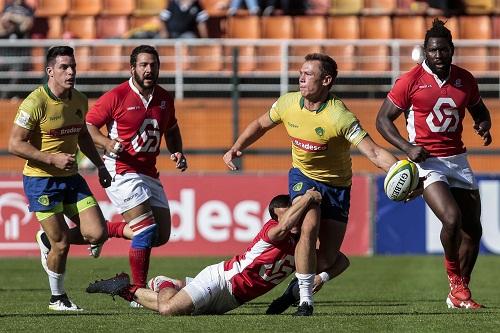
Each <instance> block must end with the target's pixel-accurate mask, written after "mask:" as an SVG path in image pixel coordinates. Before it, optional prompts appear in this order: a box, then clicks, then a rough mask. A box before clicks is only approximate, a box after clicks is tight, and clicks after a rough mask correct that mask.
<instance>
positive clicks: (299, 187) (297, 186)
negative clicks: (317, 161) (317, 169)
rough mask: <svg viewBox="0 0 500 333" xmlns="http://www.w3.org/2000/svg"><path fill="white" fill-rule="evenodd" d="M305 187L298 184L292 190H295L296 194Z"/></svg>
mask: <svg viewBox="0 0 500 333" xmlns="http://www.w3.org/2000/svg"><path fill="white" fill-rule="evenodd" d="M303 185H304V183H303V182H300V183H297V184H295V185H293V188H292V190H294V192H299V191H300V190H302V186H303Z"/></svg>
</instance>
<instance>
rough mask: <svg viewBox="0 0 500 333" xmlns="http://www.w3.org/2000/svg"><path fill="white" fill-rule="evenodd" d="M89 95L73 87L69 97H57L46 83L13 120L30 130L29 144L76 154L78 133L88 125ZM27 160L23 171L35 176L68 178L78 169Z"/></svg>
mask: <svg viewBox="0 0 500 333" xmlns="http://www.w3.org/2000/svg"><path fill="white" fill-rule="evenodd" d="M87 111H88V100H87V97H86V96H85V95H84V94H82V93H81V92H79V91H78V90H76V89H72V90H71V93H70V97H69V98H68V99H67V100H61V99H59V98H57V97H55V96H54V95H53V94H52V92H51V91H50V89H49V87H48V86H47V85H43V86H40V87H38V88H37V89H35V90H34V91H33V92H32V93H31V94H29V95H28V97H26V99H25V100H24V101H23V102H22V103H21V105H20V106H19V109H18V111H17V114H16V117H15V120H14V123H15V124H16V125H18V126H21V127H23V128H25V129H27V130H29V131H31V136H30V138H29V143H30V144H31V145H33V146H34V147H35V148H37V149H39V150H40V151H42V152H45V153H50V154H55V153H67V154H76V152H77V147H78V135H79V134H80V131H81V130H82V128H83V126H85V114H86V113H87ZM77 168H78V167H77V166H76V163H75V168H74V169H72V170H61V169H59V168H56V167H55V166H52V165H48V164H45V163H40V162H37V161H34V160H30V159H28V160H27V161H26V164H25V166H24V170H23V174H24V175H26V176H33V177H65V176H71V175H74V174H76V173H77V172H78V169H77Z"/></svg>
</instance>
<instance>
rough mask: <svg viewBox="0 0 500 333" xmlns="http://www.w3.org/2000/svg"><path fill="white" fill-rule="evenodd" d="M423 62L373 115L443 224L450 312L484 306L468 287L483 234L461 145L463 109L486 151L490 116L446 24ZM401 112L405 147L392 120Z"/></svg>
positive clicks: (428, 44) (437, 28)
mask: <svg viewBox="0 0 500 333" xmlns="http://www.w3.org/2000/svg"><path fill="white" fill-rule="evenodd" d="M424 50H425V61H424V62H423V63H422V64H421V65H417V66H416V67H414V68H413V69H412V70H410V71H409V72H408V73H406V74H404V75H403V76H401V77H400V78H399V79H398V80H397V81H396V83H395V84H394V87H393V88H392V90H391V91H390V92H389V94H388V95H387V98H386V99H385V101H384V103H383V105H382V107H381V109H380V111H379V113H378V116H377V128H378V130H379V132H380V133H381V134H382V135H383V136H384V138H385V139H386V140H387V141H389V142H390V143H392V144H393V145H394V146H396V147H397V148H399V149H401V150H402V151H404V152H405V153H406V154H407V155H408V157H409V158H410V159H411V160H413V161H414V162H416V163H417V166H418V169H419V173H420V177H423V178H425V180H424V183H423V186H424V192H423V197H424V199H425V201H426V203H427V204H428V205H429V207H430V208H431V209H432V211H433V212H434V214H436V216H437V217H438V218H439V220H440V221H441V223H442V229H441V243H442V245H443V248H444V256H445V259H444V262H445V267H446V272H447V274H448V281H449V285H450V292H449V293H448V296H447V298H446V303H447V304H448V307H450V308H472V309H476V308H481V307H482V305H480V304H479V303H477V302H475V301H474V300H473V299H472V298H471V292H470V289H469V282H470V278H471V274H472V270H473V269H474V265H475V263H476V259H477V256H478V252H479V243H480V240H481V235H482V227H481V200H480V197H479V190H478V185H477V182H476V180H475V178H474V175H473V173H472V171H471V168H470V166H469V163H468V161H467V153H466V149H465V146H464V143H463V142H462V131H463V127H462V121H463V119H464V116H465V109H466V108H467V109H468V110H469V112H470V114H471V116H472V118H473V120H474V129H475V130H476V133H477V134H478V135H479V136H481V137H482V139H483V141H484V145H485V146H487V145H489V144H490V143H491V134H490V128H491V120H490V114H489V111H488V109H487V108H486V106H485V105H484V103H483V101H482V99H481V96H480V95H479V90H478V86H477V82H476V80H475V79H474V77H473V76H472V74H471V73H469V72H468V71H466V70H465V69H463V68H460V67H458V66H455V65H452V64H451V62H452V57H453V53H454V46H453V41H452V36H451V32H450V31H449V30H448V29H447V28H446V27H445V23H444V22H443V21H441V20H439V19H435V20H434V22H433V23H432V27H431V28H430V29H429V30H428V31H427V33H426V35H425V42H424ZM402 113H404V114H405V117H406V122H407V130H408V134H409V141H407V140H406V139H404V138H403V137H402V136H401V135H400V133H399V131H398V130H397V128H396V127H395V125H394V121H395V120H396V118H398V117H399V116H400V115H401V114H402Z"/></svg>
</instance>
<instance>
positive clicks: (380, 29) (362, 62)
mask: <svg viewBox="0 0 500 333" xmlns="http://www.w3.org/2000/svg"><path fill="white" fill-rule="evenodd" d="M360 38H362V39H390V38H392V23H391V18H390V16H386V15H383V16H362V17H361V18H360ZM358 55H359V57H360V58H359V64H358V66H359V68H360V69H362V70H365V71H386V70H388V69H389V62H388V61H387V56H388V55H389V49H388V47H387V46H385V45H369V46H359V47H358Z"/></svg>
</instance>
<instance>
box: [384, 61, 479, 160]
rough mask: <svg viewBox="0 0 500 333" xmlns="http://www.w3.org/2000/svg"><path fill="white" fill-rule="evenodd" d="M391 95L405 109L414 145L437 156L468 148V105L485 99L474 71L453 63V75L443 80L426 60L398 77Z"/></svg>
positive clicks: (407, 125)
mask: <svg viewBox="0 0 500 333" xmlns="http://www.w3.org/2000/svg"><path fill="white" fill-rule="evenodd" d="M387 97H388V98H389V100H391V101H392V103H393V104H394V105H395V106H397V107H398V108H399V109H402V110H405V116H406V128H407V130H408V136H409V141H410V142H411V143H412V144H415V145H419V146H422V147H424V148H425V149H426V150H427V151H428V152H429V153H430V154H431V156H435V157H440V156H451V155H457V154H461V153H464V152H465V151H466V149H465V146H464V143H463V142H462V131H463V126H462V121H463V119H464V117H465V108H470V107H471V106H474V105H476V104H477V103H479V101H480V100H481V96H480V95H479V89H478V86H477V82H476V79H475V78H474V77H473V76H472V74H471V73H470V72H468V71H466V70H465V69H463V68H460V67H458V66H455V65H451V69H450V76H449V78H448V79H447V80H446V81H441V80H440V79H439V78H438V77H437V76H436V75H435V74H434V73H432V71H431V70H430V68H429V67H428V66H427V65H426V64H425V62H424V63H423V64H422V65H418V66H416V67H414V68H413V69H412V70H410V71H409V72H407V73H405V74H404V75H402V76H401V77H400V78H399V79H398V80H396V83H395V84H394V87H393V88H392V89H391V91H390V92H389V94H388V95H387Z"/></svg>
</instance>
